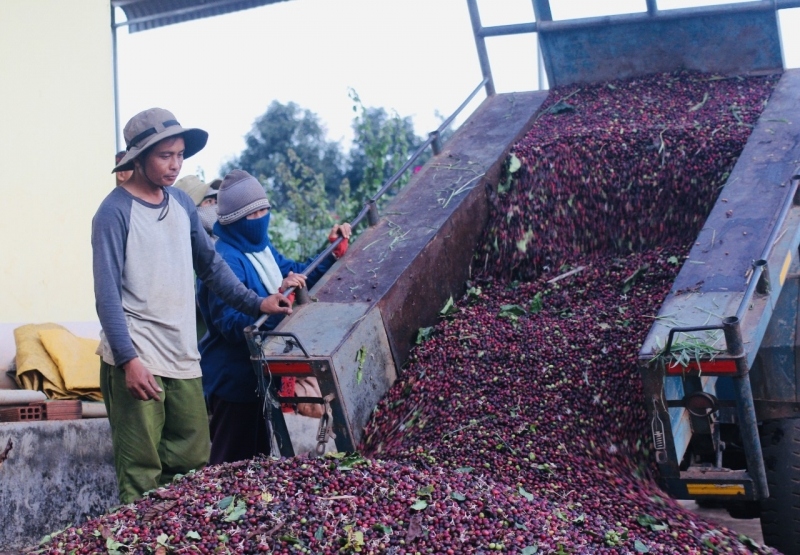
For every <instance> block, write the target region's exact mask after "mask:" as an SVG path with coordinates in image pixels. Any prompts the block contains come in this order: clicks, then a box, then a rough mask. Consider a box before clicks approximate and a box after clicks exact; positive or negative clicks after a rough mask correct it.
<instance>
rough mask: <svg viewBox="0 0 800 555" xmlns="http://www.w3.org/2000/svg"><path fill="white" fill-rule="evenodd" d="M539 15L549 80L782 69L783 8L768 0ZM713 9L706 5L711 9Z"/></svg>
mask: <svg viewBox="0 0 800 555" xmlns="http://www.w3.org/2000/svg"><path fill="white" fill-rule="evenodd" d="M735 8H736V9H730V10H721V9H720V8H716V9H712V8H708V9H706V10H697V11H696V13H693V12H692V11H691V10H670V11H665V12H659V15H658V17H653V16H649V15H647V14H646V13H642V14H630V15H626V16H616V17H598V18H587V19H585V20H580V23H581V25H578V24H576V23H574V22H572V21H569V22H566V21H565V22H560V21H556V22H549V21H546V22H541V24H540V25H539V28H538V29H539V41H540V44H541V49H542V55H543V58H544V60H545V68H546V70H547V78H548V82H549V83H550V85H551V86H552V87H556V86H562V85H567V84H570V83H587V82H596V81H607V80H612V79H626V78H630V77H635V76H637V75H647V74H652V73H659V72H669V71H676V70H680V69H692V70H697V71H702V72H707V73H710V72H717V73H722V74H742V73H756V72H780V71H781V70H782V69H783V55H782V51H781V41H780V33H779V30H778V15H777V12H776V10H775V8H774V6H772V5H771V4H770V3H764V2H762V3H752V5H748V6H744V5H742V6H735ZM714 11H716V13H709V12H714Z"/></svg>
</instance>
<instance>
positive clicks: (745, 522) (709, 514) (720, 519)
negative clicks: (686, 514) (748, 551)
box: [679, 501, 764, 544]
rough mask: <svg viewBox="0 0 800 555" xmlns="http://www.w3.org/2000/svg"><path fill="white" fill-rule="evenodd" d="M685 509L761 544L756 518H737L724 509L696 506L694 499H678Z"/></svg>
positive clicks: (762, 540)
mask: <svg viewBox="0 0 800 555" xmlns="http://www.w3.org/2000/svg"><path fill="white" fill-rule="evenodd" d="M679 503H680V504H681V505H683V506H684V507H685V508H686V509H688V510H690V511H692V512H693V513H697V514H698V515H700V516H702V517H703V518H705V519H706V520H710V521H712V522H716V523H717V524H719V525H720V526H724V527H725V528H728V529H729V530H733V531H734V532H738V533H739V534H744V535H745V536H747V537H748V538H750V539H752V540H755V541H756V542H758V543H760V544H763V543H764V535H763V534H762V533H761V521H759V519H757V518H749V519H739V518H732V517H731V516H730V515H729V514H728V511H726V510H725V509H706V508H703V507H698V506H697V503H695V502H694V501H679Z"/></svg>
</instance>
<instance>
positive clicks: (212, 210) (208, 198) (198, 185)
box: [173, 175, 217, 241]
mask: <svg viewBox="0 0 800 555" xmlns="http://www.w3.org/2000/svg"><path fill="white" fill-rule="evenodd" d="M173 187H175V188H176V189H180V190H181V191H183V192H184V193H186V194H187V195H189V198H191V199H192V201H194V205H195V206H196V207H197V216H198V217H199V218H200V223H201V224H203V229H205V230H206V233H208V235H209V237H211V240H212V241H213V240H216V237H214V234H213V232H212V230H213V228H214V224H215V223H217V190H216V189H214V188H212V187H211V185H206V184H205V183H203V181H202V180H201V179H200V178H199V177H197V176H196V175H187V176H186V177H181V178H180V179H179V180H178V181H176V182H175V185H173Z"/></svg>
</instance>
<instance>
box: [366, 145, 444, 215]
mask: <svg viewBox="0 0 800 555" xmlns="http://www.w3.org/2000/svg"><path fill="white" fill-rule="evenodd" d="M432 142H433V139H432V138H430V137H428V138H427V140H425V141H424V142H423V143H422V144H421V145H420V146H419V148H417V150H415V151H414V154H412V155H411V157H410V158H409V159H408V160H406V163H405V164H403V165H402V166H401V167H400V169H399V170H397V172H396V173H395V174H394V175H393V176H392V177H390V178H389V180H388V181H387V182H386V183H384V184H383V186H382V187H381V188H380V189H378V192H377V193H375V195H373V196H372V198H371V199H370V200H378V199H379V198H381V197H382V196H383V194H384V193H385V192H386V191H388V190H389V187H391V186H392V185H394V184H395V183H396V182H397V180H398V179H400V178H401V177H402V176H403V174H404V173H405V172H406V170H407V169H408V168H410V167H411V165H412V164H413V163H414V162H416V160H417V158H419V157H420V156H421V155H422V153H423V152H425V149H426V148H428V146H430V144H431V143H432Z"/></svg>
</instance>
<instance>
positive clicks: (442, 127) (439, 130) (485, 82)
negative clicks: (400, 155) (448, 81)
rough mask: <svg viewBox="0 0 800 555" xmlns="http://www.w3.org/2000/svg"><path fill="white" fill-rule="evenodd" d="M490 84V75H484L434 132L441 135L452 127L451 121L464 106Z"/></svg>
mask: <svg viewBox="0 0 800 555" xmlns="http://www.w3.org/2000/svg"><path fill="white" fill-rule="evenodd" d="M488 84H489V78H488V77H484V78H483V81H481V82H480V83H478V86H477V87H475V88H474V89H472V92H471V93H469V96H468V97H467V98H466V100H464V102H462V103H461V106H459V107H458V108H456V109H455V111H454V112H453V113H452V114H450V117H449V118H447V119H446V120H444V121H443V122H442V124H441V125H440V126H439V127H438V128H437V129H436V131H434V133H436V134H437V135H441V134H442V132H443V131H444V130H445V129H447V128H448V127H450V124H451V123H453V120H455V119H456V118H457V117H458V114H460V113H461V111H462V110H463V109H464V108H466V107H467V104H469V103H470V102H472V99H473V98H475V95H476V94H478V92H479V91H480V90H481V89H482V88H483V87H485V86H487V85H488ZM440 142H441V141H440ZM440 147H441V145H440ZM434 154H438V153H436V152H434Z"/></svg>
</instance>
